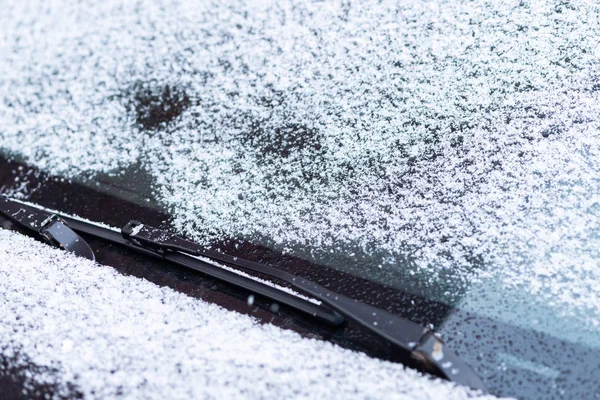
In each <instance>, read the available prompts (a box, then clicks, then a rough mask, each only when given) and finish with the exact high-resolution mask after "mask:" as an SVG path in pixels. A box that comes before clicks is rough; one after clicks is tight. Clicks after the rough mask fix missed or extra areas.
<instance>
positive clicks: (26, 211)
mask: <svg viewBox="0 0 600 400" xmlns="http://www.w3.org/2000/svg"><path fill="white" fill-rule="evenodd" d="M0 214H2V215H4V216H5V217H6V218H8V219H10V220H11V221H13V222H15V223H16V224H17V225H19V226H20V227H21V228H23V229H25V230H27V231H28V232H30V233H32V234H34V235H36V236H37V237H38V238H40V239H42V240H43V241H45V242H46V243H48V244H50V245H52V246H55V247H58V248H60V249H63V250H66V251H68V252H70V253H74V254H76V255H78V256H80V257H84V258H87V259H89V260H92V261H95V260H96V257H95V256H94V252H93V251H92V248H91V247H90V246H89V245H88V244H87V242H86V241H85V240H84V239H83V238H82V237H81V236H79V235H78V234H77V233H75V231H73V230H72V229H71V228H70V227H69V225H68V224H67V223H66V222H65V220H64V219H62V218H60V216H58V215H56V214H52V213H48V212H46V211H42V210H39V209H36V208H33V207H28V206H26V205H24V204H21V203H18V202H15V201H12V200H9V199H7V198H6V197H4V196H0Z"/></svg>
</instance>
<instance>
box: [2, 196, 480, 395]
mask: <svg viewBox="0 0 600 400" xmlns="http://www.w3.org/2000/svg"><path fill="white" fill-rule="evenodd" d="M19 207H20V208H22V209H23V211H19V210H17V208H19ZM35 213H39V214H40V215H38V216H36V217H35V218H37V220H39V218H41V216H43V214H44V213H45V214H47V215H46V218H49V217H55V218H60V217H59V216H58V215H54V214H50V213H48V212H46V211H43V210H39V209H37V208H33V207H29V206H26V205H24V204H22V203H20V202H15V201H13V200H9V199H6V198H0V214H4V215H5V216H6V217H8V218H9V219H12V220H15V221H17V222H18V223H19V224H20V225H21V226H23V227H25V228H28V229H30V230H32V229H33V230H36V231H37V229H38V228H37V227H38V224H37V222H36V224H33V225H32V224H29V223H27V222H26V221H25V222H24V221H23V217H24V216H27V215H31V214H35ZM28 218H30V217H28ZM60 221H62V222H61V223H63V224H64V225H67V222H68V224H69V225H70V228H68V226H67V228H68V229H71V228H72V229H73V230H76V231H79V232H82V233H85V234H88V235H92V236H95V237H98V238H101V239H104V240H108V241H111V242H115V243H119V244H122V245H125V246H127V247H130V248H133V249H135V250H137V251H140V252H143V253H146V254H148V253H149V254H152V255H155V256H159V257H161V258H163V259H165V260H168V261H171V262H173V263H176V264H178V265H182V266H186V267H189V268H192V269H195V270H199V271H201V272H205V273H208V274H209V275H211V276H213V277H217V278H219V279H223V280H225V281H227V282H233V281H235V279H234V278H233V277H232V276H231V275H235V274H233V273H229V274H231V275H227V274H226V273H227V272H228V271H226V270H224V269H221V271H215V270H206V269H202V268H200V264H202V261H201V260H200V259H198V258H196V257H204V258H207V259H211V260H213V261H216V262H221V263H224V264H227V265H230V266H233V267H236V268H240V269H242V270H249V271H252V272H255V273H258V274H260V275H265V276H269V277H271V278H274V279H277V280H280V281H283V282H285V283H287V284H289V285H290V286H292V287H293V288H294V289H296V290H298V291H300V292H302V293H304V294H306V295H309V296H312V297H314V298H315V299H316V300H319V301H321V302H322V303H323V304H325V305H326V306H328V307H329V308H330V309H331V310H327V309H325V310H324V308H323V306H320V307H319V306H316V305H314V304H312V303H309V304H311V305H312V306H313V311H314V312H312V314H313V315H315V316H317V313H320V314H319V316H318V317H319V318H320V319H323V320H328V319H329V320H330V322H334V323H337V324H339V323H341V322H342V321H343V318H341V316H343V317H345V318H347V319H348V320H351V321H353V322H355V323H357V324H358V325H361V326H362V327H363V328H365V329H366V330H368V331H370V332H371V333H373V334H375V335H376V336H378V337H379V338H382V339H384V340H385V341H387V342H388V343H391V344H392V345H394V347H395V348H397V349H398V350H400V351H401V352H402V355H403V356H404V357H405V358H407V359H413V360H415V361H417V362H419V364H420V365H421V366H422V367H423V368H424V369H425V370H426V371H428V372H430V373H432V374H434V375H437V376H440V377H442V378H445V379H447V380H449V381H452V382H455V383H458V384H462V385H465V386H469V387H471V388H473V389H476V390H481V391H484V392H486V391H487V388H486V386H485V384H484V383H483V381H482V380H481V379H480V378H479V376H478V375H477V374H476V373H475V372H474V371H473V370H472V369H471V368H470V367H469V366H468V365H467V364H466V363H465V362H464V361H463V360H461V359H460V358H459V357H458V356H457V355H456V354H455V353H454V352H452V351H451V350H450V349H449V348H447V347H446V346H445V344H444V342H443V341H442V340H441V339H440V338H439V337H438V336H437V335H436V334H435V333H434V332H433V331H431V330H429V329H427V328H425V327H423V326H421V325H419V324H417V323H415V322H413V321H410V320H408V319H406V318H402V317H400V316H397V315H394V314H392V313H389V312H387V311H385V310H381V309H379V308H377V307H373V306H371V305H368V304H365V303H363V302H360V301H358V300H356V299H352V298H350V297H347V296H344V295H342V294H339V293H336V292H334V291H331V290H329V289H327V288H325V287H323V286H321V285H318V284H316V283H314V282H311V281H310V280H307V279H304V278H301V277H297V276H295V275H293V274H290V273H288V272H286V271H283V270H280V269H278V268H275V267H272V266H270V265H266V264H260V263H256V262H253V261H249V260H244V259H241V258H238V257H234V256H230V255H227V254H223V253H220V252H216V251H213V250H210V249H206V248H204V247H203V246H201V245H199V244H198V243H195V242H192V241H189V240H186V239H184V238H182V237H180V236H177V235H174V234H172V233H170V232H169V231H167V230H164V229H159V228H155V227H152V226H149V225H145V224H142V223H141V222H139V221H130V222H129V223H128V224H127V225H126V226H125V227H123V229H122V230H121V235H122V237H121V238H117V237H115V235H118V234H117V233H116V232H114V231H110V230H107V229H105V228H101V227H98V226H96V225H94V224H91V223H88V222H83V221H79V220H74V219H72V218H69V217H67V216H62V218H60ZM65 221H66V222H65ZM81 240H83V239H81ZM84 243H85V242H84ZM63 247H64V246H63ZM88 247H89V246H88ZM65 249H66V250H69V251H71V250H70V249H69V248H66V247H65ZM90 251H91V250H90ZM92 254H93V253H92ZM191 256H193V257H191ZM88 258H89V257H88ZM215 268H217V267H215ZM238 277H239V276H238ZM239 278H241V277H239ZM238 281H239V279H238ZM234 284H236V283H234ZM240 286H242V287H246V288H247V286H244V285H243V284H242V285H240ZM271 289H273V288H271ZM250 290H253V291H254V290H256V291H257V292H259V293H260V294H263V293H264V289H257V287H253V288H251V289H250ZM261 290H262V291H263V292H261ZM276 290H278V289H276ZM278 291H279V292H280V293H279V296H280V297H281V296H282V294H281V291H280V290H278ZM267 296H268V297H271V298H273V297H277V296H273V295H272V294H271V295H269V294H267ZM288 296H289V295H288ZM283 300H284V301H282V302H283V303H284V304H289V299H286V298H285V297H284V298H283ZM286 301H288V303H286ZM304 302H305V303H307V302H306V301H304ZM300 303H301V302H300ZM297 305H298V304H295V305H292V306H293V307H294V306H297ZM302 307H304V311H306V309H305V308H306V305H301V306H300V307H299V309H302ZM297 308H298V307H297ZM315 310H316V311H315ZM327 313H329V315H327Z"/></svg>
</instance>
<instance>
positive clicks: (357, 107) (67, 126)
mask: <svg viewBox="0 0 600 400" xmlns="http://www.w3.org/2000/svg"><path fill="white" fill-rule="evenodd" d="M599 16H600V4H598V2H595V1H590V0H572V1H569V2H565V1H562V0H499V1H493V2H489V1H485V0H473V1H451V0H435V1H434V0H429V1H428V0H409V1H402V2H394V1H388V0H383V1H376V0H364V1H360V2H347V1H325V2H322V1H297V0H283V1H277V2H274V1H251V2H243V1H238V0H223V1H203V2H178V1H175V0H162V1H149V0H148V1H146V0H140V1H136V2H129V1H118V0H111V1H105V2H101V3H98V2H91V1H87V2H86V1H74V0H72V1H43V2H42V1H30V2H9V3H8V4H4V5H3V10H2V13H1V14H0V54H1V55H2V58H0V121H1V124H0V147H1V148H2V149H4V150H5V151H8V152H11V153H18V154H19V156H20V157H24V158H25V159H26V160H27V161H28V162H30V163H32V164H34V165H36V166H38V167H40V168H42V169H44V170H46V171H49V172H51V173H54V174H60V175H64V176H66V177H73V178H76V179H86V178H90V179H93V178H94V176H97V175H98V174H100V173H106V174H109V175H116V176H118V175H120V174H121V175H122V174H124V172H123V171H127V168H129V167H135V168H144V169H145V170H146V172H147V173H148V174H149V175H150V176H151V177H152V178H153V180H154V186H153V187H152V188H150V189H151V192H152V197H153V199H152V200H153V201H156V202H158V203H159V204H161V206H162V207H163V208H164V209H165V210H167V211H168V212H169V213H170V214H172V215H173V216H174V222H175V225H176V228H177V229H178V230H179V231H180V232H182V233H185V234H187V235H188V236H191V237H193V238H195V239H196V240H198V241H201V242H204V243H213V242H215V241H218V240H219V239H222V238H226V237H241V238H245V239H248V240H251V241H254V242H258V243H261V244H266V245H268V246H271V247H273V248H275V249H276V250H279V251H281V252H286V253H290V254H293V255H295V256H298V257H301V258H305V259H314V260H317V261H319V262H321V263H324V264H330V265H334V266H336V265H337V266H342V267H343V266H344V265H353V266H354V267H355V268H356V269H361V270H363V273H364V274H368V275H370V276H371V278H372V279H374V280H379V281H382V282H385V283H390V284H392V283H393V282H398V281H400V282H403V281H406V282H410V283H413V282H417V283H418V285H416V284H415V285H414V286H415V287H419V288H420V289H419V290H428V289H431V291H432V293H434V295H435V296H438V297H439V298H438V300H441V301H443V302H446V303H450V304H457V305H460V306H461V307H463V308H466V309H469V310H473V311H475V312H477V313H478V314H483V315H488V316H491V317H493V318H498V319H500V320H503V321H507V322H511V323H515V324H518V325H521V326H524V327H526V328H528V329H534V330H539V331H542V332H547V333H550V334H552V335H554V336H557V337H561V338H565V339H569V340H573V341H575V342H579V343H581V342H582V343H585V344H587V345H590V346H593V347H598V346H599V345H600V344H599V341H598V334H597V332H598V326H600V266H599V261H598V260H600V235H599V234H598V220H599V218H600V178H599V176H600V73H599V71H600V66H599V65H598V64H599V61H598V60H599V59H600V42H599V40H598V38H599V37H600V21H599ZM150 117H153V118H150ZM15 187H17V188H19V190H21V191H22V193H21V194H22V195H23V196H25V197H26V195H27V193H26V192H27V190H29V186H28V184H27V182H25V181H24V182H18V183H17V184H16V185H15ZM350 254H352V255H350ZM340 260H343V261H344V262H340ZM365 260H367V261H370V264H372V265H369V263H367V262H364V261H365ZM409 277H410V279H408V278H409ZM439 287H443V290H442V291H441V293H438V292H436V290H437V288H439ZM490 287H491V288H494V290H493V291H491V290H490V289H489V288H490ZM492 292H493V293H492ZM498 299H502V300H504V301H502V302H500V301H497V300H498Z"/></svg>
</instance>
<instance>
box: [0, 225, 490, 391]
mask: <svg viewBox="0 0 600 400" xmlns="http://www.w3.org/2000/svg"><path fill="white" fill-rule="evenodd" d="M0 260H2V261H1V262H0V320H1V321H2V324H0V349H2V352H1V354H2V356H3V357H4V358H5V359H8V363H9V366H18V365H22V364H31V363H33V364H34V365H35V366H37V367H40V368H42V369H41V370H42V371H43V372H42V373H38V374H29V375H28V377H27V380H26V385H25V387H26V388H31V387H33V384H34V383H40V382H42V383H47V384H54V385H56V386H57V388H58V389H59V391H58V393H57V396H58V395H65V396H68V395H69V394H73V390H75V391H78V392H79V393H81V394H83V395H84V397H85V398H96V399H101V398H116V397H119V398H130V399H164V398H170V399H190V398H240V397H242V398H264V399H269V398H273V399H280V398H298V399H300V398H301V399H308V398H319V399H321V398H348V399H350V398H386V399H387V398H389V399H432V398H435V399H444V398H448V399H450V398H452V399H463V398H481V399H484V398H491V397H489V396H483V395H478V394H476V393H472V392H469V391H468V390H467V389H466V388H463V387H457V386H454V385H452V384H450V383H448V382H445V381H441V380H432V379H429V378H427V377H424V376H422V375H420V374H418V373H417V372H415V371H413V370H410V369H405V368H404V367H403V366H402V365H399V364H394V363H390V362H385V361H380V360H377V359H372V358H369V357H367V356H366V355H364V354H361V353H356V352H352V351H349V350H345V349H342V348H339V347H337V346H335V345H332V344H330V343H328V342H323V341H318V340H315V339H307V338H302V337H301V336H300V335H298V334H296V333H293V332H291V331H288V330H283V329H280V328H277V327H275V326H272V325H269V324H265V325H261V324H260V323H258V321H256V320H255V319H253V318H252V317H249V316H246V315H242V314H239V313H236V312H232V311H228V310H225V309H223V308H220V307H219V306H216V305H214V304H211V303H206V302H204V301H202V300H198V299H194V298H190V297H187V296H185V295H183V294H181V293H178V292H176V291H174V290H172V289H170V288H165V287H159V286H157V285H155V284H153V283H150V282H148V281H146V280H144V279H139V278H135V277H131V276H123V275H120V274H118V273H117V272H116V271H115V270H113V269H112V268H110V267H106V266H102V265H98V264H95V263H93V262H91V261H89V260H86V259H82V258H78V257H76V256H74V255H71V254H69V253H66V252H63V251H60V250H58V249H54V248H52V247H50V246H47V245H45V244H43V243H39V242H36V241H34V240H33V239H31V238H28V237H25V236H22V235H20V234H17V233H14V232H10V231H7V230H0ZM44 367H47V369H44ZM68 383H70V384H71V386H69V385H68ZM73 385H74V386H73ZM24 394H25V395H27V389H26V392H25V393H24Z"/></svg>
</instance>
